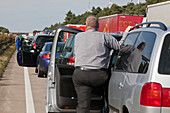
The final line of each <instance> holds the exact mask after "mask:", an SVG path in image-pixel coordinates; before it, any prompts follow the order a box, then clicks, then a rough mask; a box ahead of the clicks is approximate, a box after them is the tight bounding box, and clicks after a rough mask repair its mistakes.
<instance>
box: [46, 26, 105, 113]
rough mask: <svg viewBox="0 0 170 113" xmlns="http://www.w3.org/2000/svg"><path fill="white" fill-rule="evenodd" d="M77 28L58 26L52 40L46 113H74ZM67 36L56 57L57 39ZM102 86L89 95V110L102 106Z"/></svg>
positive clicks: (99, 108)
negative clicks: (73, 80)
mask: <svg viewBox="0 0 170 113" xmlns="http://www.w3.org/2000/svg"><path fill="white" fill-rule="evenodd" d="M79 32H83V31H81V30H78V29H74V28H69V27H59V28H58V29H57V31H56V35H55V37H54V40H53V46H52V51H51V59H50V65H49V68H48V74H47V100H46V101H47V104H46V112H47V113H66V112H68V113H76V106H77V95H76V92H75V89H74V85H73V82H72V75H73V72H74V57H73V50H74V38H75V35H76V34H77V33H79ZM66 38H67V41H66V43H65V46H64V48H63V51H62V53H61V54H60V56H59V57H58V58H56V57H55V55H56V52H57V50H56V47H57V43H58V42H59V41H64V39H66ZM103 100H104V99H103V93H102V88H95V89H94V90H93V92H92V97H91V112H93V113H95V112H96V113H97V112H100V110H101V109H102V108H103V106H104V101H103Z"/></svg>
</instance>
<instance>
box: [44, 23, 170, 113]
mask: <svg viewBox="0 0 170 113" xmlns="http://www.w3.org/2000/svg"><path fill="white" fill-rule="evenodd" d="M65 32H69V33H72V34H71V35H70V36H72V37H74V36H75V35H76V34H77V33H79V32H82V31H80V30H76V29H72V28H66V27H60V28H58V29H57V33H56V36H55V39H54V41H53V47H52V52H51V60H50V65H49V69H48V74H47V78H48V79H47V100H46V101H47V104H46V113H66V112H69V113H76V105H77V96H76V92H75V89H74V86H73V83H72V75H73V71H74V69H75V68H74V66H73V63H72V62H68V60H66V61H64V59H62V58H61V56H62V54H63V53H62V54H61V55H60V59H59V57H58V58H57V59H56V57H55V53H56V46H57V42H58V39H59V38H63V37H64V36H63V35H62V34H64V33H65ZM73 39H74V38H72V39H71V37H69V38H68V40H67V41H69V40H73ZM67 41H66V44H65V47H64V49H66V50H63V51H66V52H68V54H70V52H71V51H73V50H74V48H73V47H72V46H71V45H72V44H71V43H68V42H67ZM70 42H71V41H70ZM73 42H74V41H73ZM141 42H145V43H146V46H145V48H144V50H143V51H142V52H141V55H142V60H141V61H140V67H139V68H138V71H137V72H132V71H126V70H123V69H122V68H119V67H120V66H119V65H120V64H121V62H122V60H121V57H122V54H121V50H120V51H119V50H117V51H113V52H112V54H111V56H110V62H109V64H108V65H109V69H110V76H111V77H110V81H109V88H108V91H109V92H108V99H109V109H110V111H109V113H169V112H170V98H169V97H170V28H167V27H166V26H165V25H164V24H163V23H161V22H146V23H141V24H138V25H136V26H134V27H133V28H132V29H131V32H129V33H128V34H127V35H126V39H125V41H124V46H126V45H131V46H133V47H137V46H138V45H139V44H140V43H141ZM66 47H68V48H66ZM70 47H72V48H70ZM66 56H67V55H66ZM68 59H69V58H68ZM70 59H71V58H70ZM71 60H72V61H73V59H71ZM99 89H100V88H99ZM90 106H91V108H90V112H91V113H99V112H101V110H102V109H103V107H104V106H105V103H104V96H103V94H102V91H101V89H100V90H98V89H97V88H94V89H93V91H92V97H91V105H90ZM101 113H104V110H102V112H101Z"/></svg>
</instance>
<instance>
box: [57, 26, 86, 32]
mask: <svg viewBox="0 0 170 113" xmlns="http://www.w3.org/2000/svg"><path fill="white" fill-rule="evenodd" d="M57 29H60V30H62V31H65V32H70V33H79V32H84V31H83V30H80V29H76V28H71V27H66V26H61V25H58V27H57Z"/></svg>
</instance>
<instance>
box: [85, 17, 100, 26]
mask: <svg viewBox="0 0 170 113" xmlns="http://www.w3.org/2000/svg"><path fill="white" fill-rule="evenodd" d="M86 25H87V26H90V27H95V28H98V27H99V23H98V18H97V17H96V16H94V15H90V16H88V17H87V19H86Z"/></svg>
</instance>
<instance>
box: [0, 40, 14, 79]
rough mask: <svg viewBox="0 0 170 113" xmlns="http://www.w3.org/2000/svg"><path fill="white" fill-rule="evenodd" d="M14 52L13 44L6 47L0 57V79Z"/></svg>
mask: <svg viewBox="0 0 170 113" xmlns="http://www.w3.org/2000/svg"><path fill="white" fill-rule="evenodd" d="M15 50H16V47H15V43H14V44H12V45H7V46H6V49H5V51H4V52H3V53H2V54H1V55H0V78H1V77H2V76H3V73H4V71H5V68H6V67H7V65H8V63H9V61H10V59H11V57H12V55H13V53H14V52H15Z"/></svg>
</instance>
